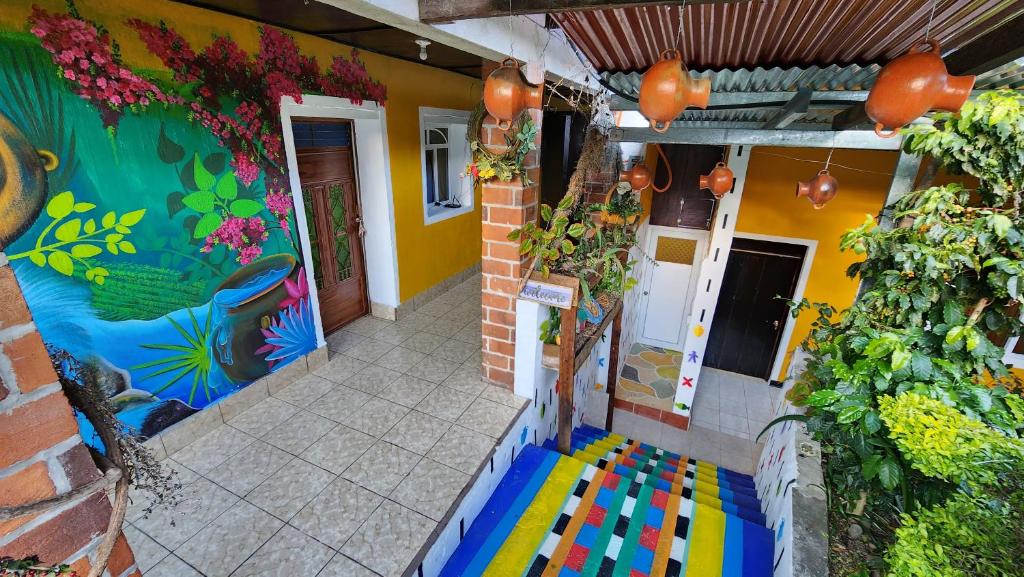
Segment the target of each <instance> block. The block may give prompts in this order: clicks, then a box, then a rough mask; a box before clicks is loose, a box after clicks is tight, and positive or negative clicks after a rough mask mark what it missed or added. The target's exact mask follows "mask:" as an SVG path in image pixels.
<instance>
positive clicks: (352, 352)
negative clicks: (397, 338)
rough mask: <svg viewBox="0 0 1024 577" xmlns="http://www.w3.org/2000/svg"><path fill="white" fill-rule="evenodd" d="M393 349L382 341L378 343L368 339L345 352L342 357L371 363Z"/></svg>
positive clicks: (375, 340) (389, 344)
mask: <svg viewBox="0 0 1024 577" xmlns="http://www.w3.org/2000/svg"><path fill="white" fill-rule="evenodd" d="M393 348H395V345H393V344H391V343H386V342H384V341H378V340H377V339H375V338H372V337H371V338H368V339H366V340H365V341H363V342H361V343H359V344H358V345H356V346H354V347H352V348H350V349H349V350H347V351H345V352H344V353H342V354H344V355H347V356H350V357H352V358H354V359H359V360H360V361H365V362H367V363H372V362H374V361H376V360H377V359H379V358H381V357H382V356H383V355H384V353H387V352H388V351H390V350H391V349H393Z"/></svg>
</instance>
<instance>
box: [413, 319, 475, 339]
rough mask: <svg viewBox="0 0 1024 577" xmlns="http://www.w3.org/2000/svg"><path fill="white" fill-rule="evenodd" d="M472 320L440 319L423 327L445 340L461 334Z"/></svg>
mask: <svg viewBox="0 0 1024 577" xmlns="http://www.w3.org/2000/svg"><path fill="white" fill-rule="evenodd" d="M470 320H471V318H466V319H465V320H459V319H451V318H446V317H440V318H438V319H437V320H435V321H434V322H432V323H430V324H429V325H427V326H425V327H423V330H424V331H426V332H428V333H432V334H435V335H437V336H439V337H443V338H444V339H450V338H453V337H454V336H455V335H457V334H459V331H460V330H462V329H463V327H465V326H466V325H467V324H468V323H469V321H470Z"/></svg>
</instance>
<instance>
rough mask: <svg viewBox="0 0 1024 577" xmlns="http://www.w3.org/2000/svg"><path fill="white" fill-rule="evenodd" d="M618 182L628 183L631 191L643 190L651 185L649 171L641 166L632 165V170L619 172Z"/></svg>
mask: <svg viewBox="0 0 1024 577" xmlns="http://www.w3.org/2000/svg"><path fill="white" fill-rule="evenodd" d="M619 182H628V183H629V188H631V189H633V190H637V191H639V190H644V189H645V188H647V187H648V186H650V185H651V171H650V169H648V168H647V166H645V165H643V164H639V163H638V164H634V165H633V168H630V169H629V170H622V171H620V172H619Z"/></svg>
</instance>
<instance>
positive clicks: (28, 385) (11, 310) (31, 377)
mask: <svg viewBox="0 0 1024 577" xmlns="http://www.w3.org/2000/svg"><path fill="white" fill-rule="evenodd" d="M0 303H3V306H0V506H3V507H10V506H15V505H22V504H25V503H29V502H33V501H36V500H39V499H44V498H47V497H52V496H55V495H59V494H61V493H66V492H68V491H71V490H73V489H75V488H77V487H80V486H82V485H86V484H88V483H90V482H92V481H94V480H96V479H98V478H99V477H100V472H99V471H98V470H97V469H96V465H95V464H94V462H93V460H92V457H91V456H90V455H89V451H88V449H86V447H85V445H83V444H82V439H81V437H79V435H78V424H77V423H76V422H75V418H74V416H73V415H72V412H71V406H70V405H69V404H68V401H67V398H66V397H65V396H64V393H63V392H62V391H61V388H60V384H59V383H58V382H57V375H56V373H54V371H53V367H52V365H51V364H50V358H49V356H48V355H47V352H46V348H45V347H44V346H43V341H42V339H40V337H39V333H38V332H37V331H36V329H35V325H34V324H33V323H32V317H31V315H30V314H29V311H28V308H27V306H26V305H25V299H24V298H23V297H22V295H21V288H20V287H19V286H18V282H17V280H16V279H15V278H14V274H13V271H12V270H11V267H10V266H8V265H7V257H6V256H4V254H3V253H2V252H0ZM110 511H111V507H110V501H109V500H108V498H107V496H106V494H105V493H102V492H99V493H93V494H91V495H85V496H82V497H80V498H78V499H76V500H74V501H71V502H70V503H67V504H65V505H62V506H60V507H58V508H56V509H53V510H50V511H48V512H46V513H42V514H39V515H26V516H23V517H18V518H15V519H11V520H8V521H0V557H5V556H8V557H14V558H16V559H20V558H24V557H29V556H32V555H37V556H38V557H39V559H40V561H42V562H43V563H46V564H51V565H56V564H59V563H67V564H69V565H71V566H72V568H73V569H74V570H76V571H77V572H78V574H79V575H80V576H83V577H84V576H85V575H86V574H87V573H88V572H89V568H90V563H92V561H93V560H94V557H95V552H96V548H97V547H98V546H99V543H100V541H101V540H102V539H103V534H104V532H105V531H106V528H107V523H108V521H109V519H110ZM108 573H109V575H110V576H111V577H126V576H136V575H141V572H140V571H139V570H138V568H136V566H135V558H134V556H133V555H132V551H131V548H130V547H129V546H128V543H127V541H125V538H124V535H121V537H120V539H119V540H118V542H117V545H116V546H115V547H114V552H113V554H112V555H111V557H110V564H109V565H108Z"/></svg>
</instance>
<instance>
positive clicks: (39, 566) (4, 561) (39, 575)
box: [0, 556, 75, 577]
mask: <svg viewBox="0 0 1024 577" xmlns="http://www.w3.org/2000/svg"><path fill="white" fill-rule="evenodd" d="M74 573H75V572H74V571H72V570H71V566H70V565H45V564H43V563H42V562H41V561H40V560H39V557H37V556H32V557H28V558H25V559H14V558H12V557H0V575H9V576H10V577H22V576H24V577H50V576H51V575H54V576H55V575H73V574H74Z"/></svg>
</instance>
